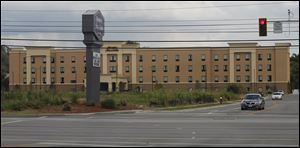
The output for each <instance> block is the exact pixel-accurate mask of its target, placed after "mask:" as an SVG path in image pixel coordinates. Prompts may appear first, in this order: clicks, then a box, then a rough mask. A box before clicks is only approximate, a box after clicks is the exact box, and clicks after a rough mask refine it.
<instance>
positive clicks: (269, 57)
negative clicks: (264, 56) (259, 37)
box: [268, 53, 272, 61]
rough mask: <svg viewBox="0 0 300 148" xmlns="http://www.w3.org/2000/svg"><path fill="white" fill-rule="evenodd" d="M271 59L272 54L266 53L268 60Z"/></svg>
mask: <svg viewBox="0 0 300 148" xmlns="http://www.w3.org/2000/svg"><path fill="white" fill-rule="evenodd" d="M271 60H272V54H270V53H269V54H268V61H271Z"/></svg>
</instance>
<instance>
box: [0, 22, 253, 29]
mask: <svg viewBox="0 0 300 148" xmlns="http://www.w3.org/2000/svg"><path fill="white" fill-rule="evenodd" d="M239 25H257V24H256V23H255V24H254V23H241V24H180V25H177V24H176V25H161V24H160V25H130V26H128V25H108V26H105V27H182V26H239ZM1 26H4V27H7V26H10V27H68V28H70V27H82V25H1Z"/></svg>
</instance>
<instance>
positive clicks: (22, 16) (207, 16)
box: [1, 1, 299, 53]
mask: <svg viewBox="0 0 300 148" xmlns="http://www.w3.org/2000/svg"><path fill="white" fill-rule="evenodd" d="M228 5H231V6H228ZM233 5H235V6H233ZM175 8H180V9H175ZM183 8H184V9H183ZM88 9H99V10H101V11H102V14H103V15H104V18H105V21H106V22H105V26H114V25H115V26H116V25H117V26H120V25H126V26H131V25H180V24H181V25H199V24H201V25H204V24H237V23H238V24H254V25H248V26H246V25H241V26H180V27H179V26H177V27H137V28H135V27H127V28H125V27H105V30H106V31H117V30H123V31H132V30H135V31H156V32H161V31H171V32H176V31H177V32H178V31H188V32H203V31H218V30H220V31H221V30H223V31H224V30H225V33H168V34H167V33H151V34H150V33H106V34H105V36H104V40H219V39H224V40H226V39H231V40H234V39H245V40H246V39H274V38H276V39H285V38H293V39H295V38H296V39H298V41H292V42H291V43H292V44H293V45H299V22H296V23H291V24H290V26H291V30H292V31H298V32H291V33H290V34H289V33H288V32H284V33H282V34H273V32H268V37H258V33H228V32H227V33H226V30H229V31H230V30H231V31H234V30H237V31H244V30H250V31H257V30H258V29H257V28H258V25H256V24H257V23H258V18H260V17H265V18H268V20H287V19H288V9H290V10H291V12H292V14H291V19H293V20H299V1H290V2H286V1H284V2H280V1H245V2H237V1H234V2H230V1H225V2H223V1H216V2H213V1H182V2H180V1H174V2H172V1H166V2H147V1H146V2H145V1H144V2H138V1H136V2H135V1H131V2H124V1H120V2H117V1H112V2H109V1H103V2H79V1H75V2H48V1H47V2H25V1H21V2H11V1H9V2H6V1H1V38H3V37H11V38H35V39H36V38H39V39H83V35H82V34H81V33H72V34H71V33H28V32H27V33H24V32H23V33H21V32H14V33H12V32H2V31H4V30H6V31H7V30H21V31H23V30H27V31H28V30H34V31H50V30H51V31H56V32H59V31H60V30H63V31H69V30H71V31H78V32H79V31H81V27H70V28H37V27H34V28H28V27H27V28H25V27H12V26H3V25H71V26H72V25H73V26H74V25H75V26H76V25H79V26H80V25H81V15H82V13H83V12H84V10H88ZM3 10H19V11H3ZM20 10H42V11H20ZM48 10H54V11H48ZM55 10H56V11H55ZM59 10H63V11H59ZM121 10H122V11H121ZM220 19H225V20H223V21H182V20H220ZM228 19H252V20H242V21H229V20H228ZM47 20H51V21H61V20H63V21H78V22H7V21H47ZM141 20H142V21H150V22H111V21H141ZM153 20H164V21H167V20H181V21H179V22H174V21H173V22H161V21H158V22H157V21H156V22H151V21H153ZM288 26H289V25H288V23H284V24H283V27H284V30H289V29H288V28H287V27H288ZM268 27H270V29H269V30H270V31H273V30H272V27H273V24H272V23H271V22H270V23H268ZM241 28H246V29H241ZM247 28H248V29H247ZM285 42H286V41H285ZM1 44H21V45H52V46H84V45H83V44H82V43H74V42H71V43H66V42H63V43H62V42H25V41H1ZM259 44H260V45H274V42H260V43H259ZM141 46H143V47H158V46H227V44H226V43H141ZM291 53H299V47H293V48H292V49H291Z"/></svg>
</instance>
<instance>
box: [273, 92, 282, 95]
mask: <svg viewBox="0 0 300 148" xmlns="http://www.w3.org/2000/svg"><path fill="white" fill-rule="evenodd" d="M273 95H281V93H279V92H276V93H273Z"/></svg>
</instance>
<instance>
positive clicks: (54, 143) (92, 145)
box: [38, 142, 140, 147]
mask: <svg viewBox="0 0 300 148" xmlns="http://www.w3.org/2000/svg"><path fill="white" fill-rule="evenodd" d="M38 144H41V145H64V146H90V147H140V146H133V145H128V146H124V145H106V144H81V143H58V142H40V143H38Z"/></svg>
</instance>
